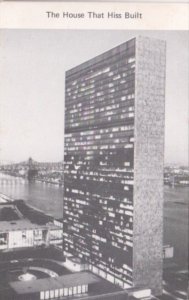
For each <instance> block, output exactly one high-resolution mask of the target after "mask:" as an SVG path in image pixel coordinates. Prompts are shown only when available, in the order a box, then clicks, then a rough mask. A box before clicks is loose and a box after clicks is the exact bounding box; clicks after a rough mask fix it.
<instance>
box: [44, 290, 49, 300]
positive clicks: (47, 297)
mask: <svg viewBox="0 0 189 300" xmlns="http://www.w3.org/2000/svg"><path fill="white" fill-rule="evenodd" d="M46 299H49V291H46V292H45V300H46Z"/></svg>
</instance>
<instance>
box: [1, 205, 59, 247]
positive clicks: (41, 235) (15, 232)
mask: <svg viewBox="0 0 189 300" xmlns="http://www.w3.org/2000/svg"><path fill="white" fill-rule="evenodd" d="M19 204H20V205H21V203H20V202H19ZM23 207H25V209H26V208H27V215H26V216H25V215H24V214H23V209H22V210H19V205H17V203H16V202H9V203H8V202H7V203H1V204H0V251H7V250H13V249H16V248H17V249H18V248H23V247H24V248H27V247H41V246H44V247H45V246H50V245H56V246H59V247H61V246H62V228H61V227H60V226H57V224H56V222H54V220H53V218H52V220H50V219H49V218H47V219H46V220H43V222H41V223H40V222H38V219H39V216H38V215H39V212H37V211H35V210H34V209H31V208H28V207H27V206H26V205H25V204H24V203H23ZM29 216H32V218H29Z"/></svg>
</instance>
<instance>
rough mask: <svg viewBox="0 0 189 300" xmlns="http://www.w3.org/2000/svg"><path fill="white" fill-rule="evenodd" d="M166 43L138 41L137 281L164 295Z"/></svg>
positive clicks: (135, 161) (135, 265)
mask: <svg viewBox="0 0 189 300" xmlns="http://www.w3.org/2000/svg"><path fill="white" fill-rule="evenodd" d="M165 66H166V43H165V42H164V41H161V40H156V39H152V38H147V37H138V38H137V39H136V75H135V76H136V79H135V129H134V131H135V133H134V136H135V147H134V216H133V281H134V283H135V285H141V286H143V285H144V286H146V287H147V286H149V287H151V288H152V290H153V293H155V294H156V295H157V294H161V292H162V269H163V265H162V263H163V261H162V260H163V258H162V248H163V165H164V118H165V116H164V114H165V112H164V111H165Z"/></svg>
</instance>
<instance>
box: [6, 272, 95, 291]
mask: <svg viewBox="0 0 189 300" xmlns="http://www.w3.org/2000/svg"><path fill="white" fill-rule="evenodd" d="M99 281H100V279H99V278H98V277H97V276H96V275H94V274H92V273H90V272H80V273H74V274H69V275H63V276H60V277H56V278H51V277H50V278H44V279H38V280H33V281H25V282H24V281H15V282H11V283H10V286H11V288H12V289H13V290H14V291H15V292H16V293H17V294H31V293H38V292H41V291H45V290H55V289H60V288H65V287H67V288H69V287H73V286H78V285H82V284H90V283H96V282H99Z"/></svg>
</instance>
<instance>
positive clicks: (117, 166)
mask: <svg viewBox="0 0 189 300" xmlns="http://www.w3.org/2000/svg"><path fill="white" fill-rule="evenodd" d="M0 41H1V45H0V47H1V51H0V52H1V56H0V76H1V81H0V300H47V299H62V300H63V299H70V300H75V299H83V300H101V299H102V300H103V299H107V300H124V299H125V300H127V299H128V300H135V299H146V300H147V299H148V300H149V299H151V300H153V299H154V300H155V299H156V300H187V299H188V291H189V289H188V274H189V273H188V204H189V148H188V147H189V138H188V135H189V131H188V120H189V115H188V114H189V105H188V96H189V86H188V82H189V35H188V31H185V30H113V29H112V30H105V29H100V30H95V29H94V30H91V29H90V30H86V29H85V30H81V29H74V30H66V29H24V28H22V29H1V30H0Z"/></svg>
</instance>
